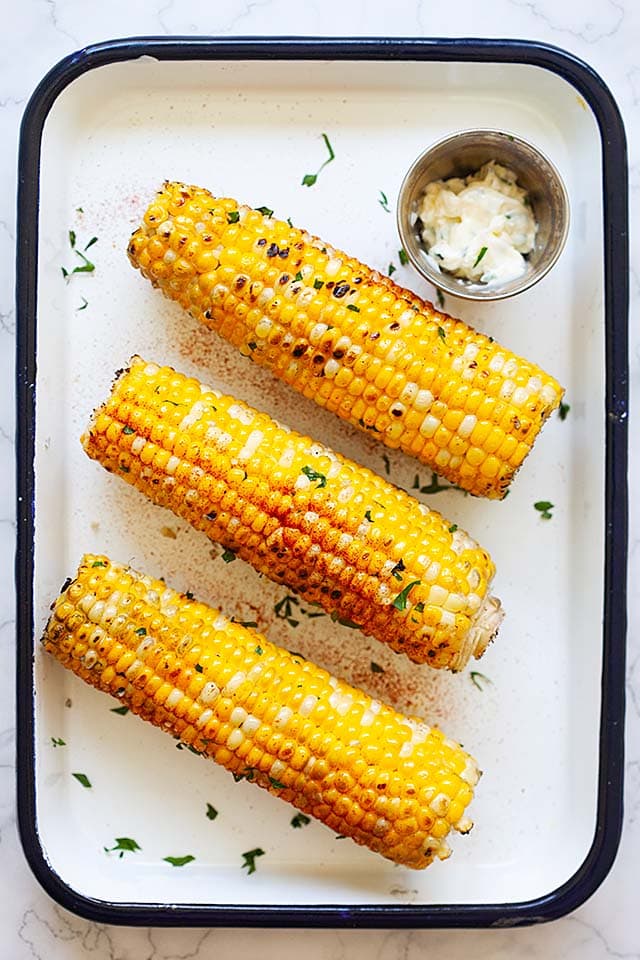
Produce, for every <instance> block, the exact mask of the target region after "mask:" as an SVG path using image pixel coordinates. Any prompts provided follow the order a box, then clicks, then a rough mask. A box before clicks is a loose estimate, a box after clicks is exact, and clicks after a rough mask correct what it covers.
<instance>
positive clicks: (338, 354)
mask: <svg viewBox="0 0 640 960" xmlns="http://www.w3.org/2000/svg"><path fill="white" fill-rule="evenodd" d="M333 355H334V357H335V358H336V360H342V358H343V357H344V350H341V349H340V347H338V349H337V350H334V351H333Z"/></svg>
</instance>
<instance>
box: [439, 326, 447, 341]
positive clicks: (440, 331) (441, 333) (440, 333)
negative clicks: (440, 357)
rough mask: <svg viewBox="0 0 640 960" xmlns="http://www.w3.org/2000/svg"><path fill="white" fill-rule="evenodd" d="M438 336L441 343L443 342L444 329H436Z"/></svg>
mask: <svg viewBox="0 0 640 960" xmlns="http://www.w3.org/2000/svg"><path fill="white" fill-rule="evenodd" d="M438 336H439V337H440V339H441V340H442V341H444V339H445V336H446V334H445V332H444V327H438Z"/></svg>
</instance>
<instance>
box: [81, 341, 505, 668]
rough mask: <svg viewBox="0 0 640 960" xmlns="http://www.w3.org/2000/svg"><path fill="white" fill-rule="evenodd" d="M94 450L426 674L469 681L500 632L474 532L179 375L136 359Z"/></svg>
mask: <svg viewBox="0 0 640 960" xmlns="http://www.w3.org/2000/svg"><path fill="white" fill-rule="evenodd" d="M82 443H83V445H84V448H85V450H86V452H87V453H88V454H89V456H90V457H92V458H93V459H95V460H98V461H99V462H100V463H101V464H102V465H103V466H104V467H106V468H107V469H108V470H111V471H112V472H113V473H116V474H118V475H120V476H122V477H123V478H124V479H125V480H127V481H128V482H129V483H131V484H133V485H134V486H135V487H137V488H138V490H140V491H142V492H143V493H145V494H146V495H147V496H148V497H149V498H150V499H151V500H153V501H154V502H155V503H158V504H160V505H161V506H165V507H169V508H170V509H171V510H173V511H174V513H176V514H178V515H179V516H181V517H183V518H184V519H185V520H188V521H189V522H190V523H191V524H192V525H193V526H194V527H196V529H198V530H203V531H204V532H205V533H206V534H207V535H208V536H209V537H210V538H211V539H212V540H216V541H218V542H219V543H221V544H223V545H224V547H226V548H227V550H232V551H234V552H235V553H237V555H238V556H239V557H241V558H242V559H243V560H246V561H248V562H249V563H251V564H252V565H253V566H254V567H255V568H256V570H258V571H260V572H261V573H263V574H265V575H266V576H268V577H269V578H270V579H271V580H274V581H275V582H276V583H284V584H286V585H287V586H288V587H290V588H291V589H293V590H296V591H298V592H299V593H301V594H302V595H303V596H304V597H305V599H306V600H308V601H309V602H316V603H319V604H320V605H321V606H322V607H323V608H324V609H325V610H326V611H327V612H328V613H331V614H332V615H333V616H334V617H338V618H340V619H346V620H349V621H352V622H354V623H355V624H357V625H358V626H360V627H361V628H362V630H364V632H365V633H367V634H369V635H371V636H373V637H376V638H377V639H378V640H381V641H383V642H385V643H388V644H389V646H390V647H391V648H392V649H393V650H395V651H396V652H402V653H406V654H407V656H408V657H410V658H411V659H412V660H414V661H416V662H418V663H424V662H428V663H430V664H431V665H432V666H434V667H450V668H451V669H454V670H459V669H460V668H461V667H463V666H464V665H465V664H466V663H467V661H468V660H469V657H470V656H471V655H472V654H473V655H475V656H476V657H478V656H480V655H481V654H482V653H483V652H484V649H485V647H486V646H487V644H488V642H489V640H490V639H491V638H492V636H493V635H494V634H495V632H496V631H497V628H498V626H499V624H500V621H501V618H502V613H501V610H500V603H499V601H498V600H496V599H495V598H494V597H493V596H492V595H491V593H490V589H489V588H490V584H491V579H492V577H493V574H494V566H493V563H492V561H491V558H490V557H489V555H488V554H487V553H486V552H485V551H484V550H482V549H481V548H480V547H479V546H478V544H477V543H475V542H474V541H473V540H472V539H471V538H470V537H469V536H468V534H466V533H465V532H464V531H462V530H459V529H457V528H456V526H455V524H454V525H452V524H450V523H449V521H447V520H445V519H443V517H441V516H440V514H439V513H435V512H433V511H430V510H428V509H427V507H425V506H424V505H422V504H419V503H418V502H417V501H416V500H414V499H413V498H412V497H410V496H409V495H408V494H407V493H405V492H404V491H402V490H399V489H398V488H397V487H394V486H392V485H391V484H389V483H387V482H386V481H385V480H382V479H381V478H380V477H378V476H376V475H375V474H373V473H371V471H369V470H365V469H364V468H363V467H359V466H357V465H356V464H354V463H352V462H351V461H349V460H346V459H345V458H343V457H341V456H339V455H338V454H335V453H333V451H331V450H329V449H328V448H327V447H324V446H322V445H321V444H319V443H315V442H314V441H312V440H310V439H309V438H308V437H302V436H300V435H299V434H296V433H293V432H292V431H290V430H288V429H287V428H285V427H282V426H280V425H278V424H276V423H275V422H274V421H273V420H271V419H270V418H269V417H268V416H267V415H266V414H264V413H258V412H257V411H255V410H252V409H251V407H248V406H247V405H246V404H244V403H241V402H240V401H238V400H234V399H233V397H228V396H222V395H221V394H220V393H219V392H218V391H216V390H211V389H210V388H208V387H206V386H204V385H202V384H200V383H199V382H198V381H197V380H195V379H190V378H188V377H185V376H183V375H182V374H179V373H176V372H175V370H173V369H172V368H171V367H159V366H156V364H153V363H145V361H144V360H141V359H140V358H139V357H134V358H133V360H132V361H131V366H130V368H129V369H128V370H126V371H122V372H121V373H120V376H119V377H118V379H117V380H116V382H115V384H114V387H113V390H112V393H111V396H110V397H109V398H108V400H107V401H106V403H105V404H104V405H103V406H102V407H100V408H99V409H98V410H97V411H96V413H95V414H94V417H93V420H92V422H91V423H90V425H89V427H88V430H87V432H86V433H85V434H84V435H83V438H82Z"/></svg>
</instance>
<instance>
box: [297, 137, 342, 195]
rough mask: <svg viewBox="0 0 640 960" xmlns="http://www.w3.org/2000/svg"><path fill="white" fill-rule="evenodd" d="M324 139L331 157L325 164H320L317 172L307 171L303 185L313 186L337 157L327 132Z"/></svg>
mask: <svg viewBox="0 0 640 960" xmlns="http://www.w3.org/2000/svg"><path fill="white" fill-rule="evenodd" d="M322 139H323V140H324V142H325V144H326V147H327V150H328V151H329V158H328V159H327V160H325V161H324V163H323V164H321V165H320V167H319V168H318V171H317V173H305V175H304V177H303V178H302V186H303V187H312V186H313V185H314V183H315V182H316V180H317V179H318V177H319V175H320V173H321V172H322V171H323V170H324V168H325V167H326V166H327V164H328V163H331V161H332V160H334V159H335V153H334V152H333V147H332V146H331V144H330V143H329V137H328V136H327V135H326V133H323V134H322Z"/></svg>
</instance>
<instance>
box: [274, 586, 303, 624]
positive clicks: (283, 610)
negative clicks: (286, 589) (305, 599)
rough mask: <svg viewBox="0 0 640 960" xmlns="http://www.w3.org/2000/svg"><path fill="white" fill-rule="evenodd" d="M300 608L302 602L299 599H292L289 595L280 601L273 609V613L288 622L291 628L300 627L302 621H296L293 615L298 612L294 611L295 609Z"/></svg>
mask: <svg viewBox="0 0 640 960" xmlns="http://www.w3.org/2000/svg"><path fill="white" fill-rule="evenodd" d="M299 606H300V601H299V600H298V598H297V597H292V596H290V595H289V594H286V595H285V596H284V597H283V598H282V600H278V602H277V603H276V604H275V606H274V608H273V611H274V613H275V615H276V617H278V619H279V620H286V621H287V623H288V624H289V626H290V627H297V626H299V624H300V621H299V620H296V619H295V618H294V616H293V614H294V613H297V611H296V610H294V607H299Z"/></svg>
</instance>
